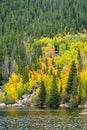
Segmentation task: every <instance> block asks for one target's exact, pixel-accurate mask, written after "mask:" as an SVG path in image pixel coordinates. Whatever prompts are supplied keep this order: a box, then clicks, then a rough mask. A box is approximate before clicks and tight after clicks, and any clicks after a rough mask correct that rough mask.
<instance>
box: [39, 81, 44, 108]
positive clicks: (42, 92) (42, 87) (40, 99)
mask: <svg viewBox="0 0 87 130" xmlns="http://www.w3.org/2000/svg"><path fill="white" fill-rule="evenodd" d="M38 97H39V106H40V107H43V105H44V103H45V100H46V89H45V85H44V81H43V80H42V81H41V88H40V91H39V95H38Z"/></svg>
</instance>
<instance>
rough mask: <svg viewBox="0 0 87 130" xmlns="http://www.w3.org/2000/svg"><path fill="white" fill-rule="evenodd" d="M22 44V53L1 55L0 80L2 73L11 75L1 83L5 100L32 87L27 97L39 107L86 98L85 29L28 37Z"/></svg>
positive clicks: (81, 101)
mask: <svg viewBox="0 0 87 130" xmlns="http://www.w3.org/2000/svg"><path fill="white" fill-rule="evenodd" d="M30 43H31V44H30ZM23 46H24V50H23V53H24V54H25V55H24V54H22V53H21V51H19V52H20V55H18V53H17V52H16V53H15V57H14V58H13V57H10V59H8V55H5V56H4V63H3V66H2V70H3V71H0V72H1V77H0V83H1V84H2V83H3V82H2V81H3V80H4V79H3V77H4V78H7V77H6V76H8V78H9V77H10V78H9V80H7V83H5V84H4V87H3V91H4V92H5V95H4V96H3V95H2V93H0V94H1V99H2V100H3V101H4V102H6V103H8V102H10V103H11V102H14V101H16V100H18V99H20V98H21V97H22V95H23V94H24V93H32V91H33V90H36V94H34V95H32V96H31V97H30V99H31V102H34V104H36V105H37V106H40V107H42V105H47V106H50V107H58V106H59V104H60V103H66V102H67V103H70V106H73V107H76V106H77V105H78V104H80V103H82V104H83V103H84V102H85V101H86V100H87V34H86V33H85V34H80V33H79V34H76V35H75V34H74V35H72V34H67V35H66V36H62V35H58V36H55V37H53V38H47V37H42V38H40V39H34V40H32V39H31V40H30V42H29V41H28V42H25V41H24V42H23ZM19 50H21V47H20V48H19ZM19 56H20V57H19ZM22 56H25V58H23V57H22ZM17 58H18V59H17ZM20 58H23V59H22V60H20ZM17 60H19V61H20V62H18V61H17ZM9 63H10V66H9ZM9 69H11V74H10V71H9ZM3 75H4V76H3Z"/></svg>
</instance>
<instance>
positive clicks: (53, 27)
mask: <svg viewBox="0 0 87 130" xmlns="http://www.w3.org/2000/svg"><path fill="white" fill-rule="evenodd" d="M86 3H87V1H86V0H81V1H77V0H62V1H61V0H26V1H25V0H14V1H12V0H1V1H0V66H1V67H0V70H2V71H3V76H2V74H1V71H0V79H2V78H3V79H4V81H7V80H8V77H9V76H10V75H11V73H12V72H13V71H14V69H15V68H14V59H15V60H16V63H17V64H18V68H17V69H18V72H19V73H21V74H22V72H23V69H22V68H23V67H24V66H25V65H26V64H30V63H31V62H32V61H31V59H33V61H34V62H38V61H36V56H39V55H40V54H41V49H40V48H41V46H40V45H38V46H37V47H36V45H35V44H34V45H33V46H34V47H32V48H33V50H32V48H31V43H32V41H33V37H34V38H35V37H41V36H48V37H53V36H55V35H56V34H60V33H62V34H63V33H77V32H83V31H84V32H85V31H86V30H85V29H87V4H86ZM79 7H80V8H79ZM24 41H25V42H28V45H25V44H24ZM27 46H30V51H31V52H30V54H29V55H28V54H27V53H28V50H27ZM38 49H39V50H38ZM37 50H38V51H37ZM39 51H40V52H39ZM32 52H33V53H32ZM34 52H35V53H37V54H35V53H34ZM31 53H32V54H31ZM16 54H17V55H16ZM26 55H27V56H26ZM32 57H33V58H32ZM28 58H30V59H29V61H27V59H28ZM4 66H5V67H4ZM4 68H5V69H4ZM6 73H8V74H6Z"/></svg>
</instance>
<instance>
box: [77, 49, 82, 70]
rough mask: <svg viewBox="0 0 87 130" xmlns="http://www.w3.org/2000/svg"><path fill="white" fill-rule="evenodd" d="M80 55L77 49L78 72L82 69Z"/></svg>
mask: <svg viewBox="0 0 87 130" xmlns="http://www.w3.org/2000/svg"><path fill="white" fill-rule="evenodd" d="M82 66H83V65H82V57H81V54H80V50H79V49H78V70H79V72H80V71H81V70H82Z"/></svg>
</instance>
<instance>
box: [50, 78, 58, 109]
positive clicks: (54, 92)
mask: <svg viewBox="0 0 87 130" xmlns="http://www.w3.org/2000/svg"><path fill="white" fill-rule="evenodd" d="M58 106H59V94H58V87H57V84H56V77H55V76H53V81H52V86H51V90H50V96H49V107H51V108H57V107H58Z"/></svg>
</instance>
